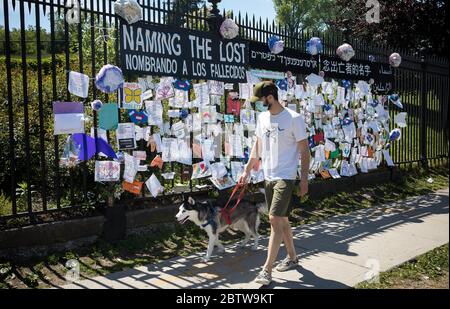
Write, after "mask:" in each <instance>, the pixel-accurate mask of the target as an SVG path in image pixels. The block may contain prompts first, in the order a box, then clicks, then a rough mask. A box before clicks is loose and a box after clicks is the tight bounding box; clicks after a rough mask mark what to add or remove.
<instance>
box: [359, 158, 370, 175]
mask: <svg viewBox="0 0 450 309" xmlns="http://www.w3.org/2000/svg"><path fill="white" fill-rule="evenodd" d="M359 167H360V169H361V172H362V173H368V172H369V165H368V158H362V159H361V160H360V163H359Z"/></svg>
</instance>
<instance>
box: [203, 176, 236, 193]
mask: <svg viewBox="0 0 450 309" xmlns="http://www.w3.org/2000/svg"><path fill="white" fill-rule="evenodd" d="M209 180H210V181H211V182H212V183H213V185H214V186H215V187H216V188H217V189H218V190H225V189H228V188H231V187H233V186H235V185H236V183H235V182H234V181H233V179H232V178H231V177H230V176H224V177H223V178H220V179H216V178H212V177H211V178H209Z"/></svg>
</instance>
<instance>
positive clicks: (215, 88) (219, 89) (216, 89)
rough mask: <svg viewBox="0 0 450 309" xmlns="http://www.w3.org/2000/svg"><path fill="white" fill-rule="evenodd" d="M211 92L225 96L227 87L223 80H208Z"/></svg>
mask: <svg viewBox="0 0 450 309" xmlns="http://www.w3.org/2000/svg"><path fill="white" fill-rule="evenodd" d="M208 87H209V94H211V95H216V96H223V95H224V93H225V87H224V83H223V82H219V81H216V80H209V81H208Z"/></svg>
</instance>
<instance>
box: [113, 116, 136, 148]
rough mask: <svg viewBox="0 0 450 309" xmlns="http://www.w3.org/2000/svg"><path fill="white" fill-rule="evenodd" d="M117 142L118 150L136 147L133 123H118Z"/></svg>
mask: <svg viewBox="0 0 450 309" xmlns="http://www.w3.org/2000/svg"><path fill="white" fill-rule="evenodd" d="M116 137H117V144H118V145H119V150H126V149H135V148H136V133H135V125H134V123H132V122H131V123H119V125H118V128H117V131H116Z"/></svg>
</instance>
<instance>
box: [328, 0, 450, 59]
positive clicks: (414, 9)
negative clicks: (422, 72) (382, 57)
mask: <svg viewBox="0 0 450 309" xmlns="http://www.w3.org/2000/svg"><path fill="white" fill-rule="evenodd" d="M379 3H380V23H368V22H367V21H366V12H367V11H368V10H369V8H366V6H365V1H354V0H336V8H337V12H338V14H337V15H336V18H335V20H334V21H333V22H331V23H330V25H332V26H333V27H336V28H344V27H348V28H349V30H350V34H351V36H352V37H357V38H360V39H363V40H365V41H367V42H375V43H382V44H388V45H391V46H398V47H401V48H406V49H413V50H415V51H418V50H419V49H420V48H421V47H427V48H428V47H429V48H431V50H432V52H433V53H435V54H438V55H445V54H446V51H447V50H448V34H449V30H448V27H447V24H446V19H445V17H446V11H447V3H446V1H444V0H422V1H419V0H401V1H391V0H379ZM424 45H425V46H424Z"/></svg>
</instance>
